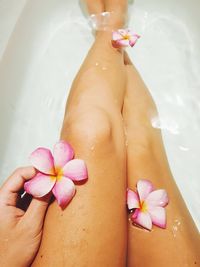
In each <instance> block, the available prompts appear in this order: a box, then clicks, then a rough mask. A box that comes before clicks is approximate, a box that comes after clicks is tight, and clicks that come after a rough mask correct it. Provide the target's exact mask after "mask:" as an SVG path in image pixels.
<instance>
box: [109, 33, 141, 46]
mask: <svg viewBox="0 0 200 267" xmlns="http://www.w3.org/2000/svg"><path fill="white" fill-rule="evenodd" d="M139 38H140V36H139V35H138V34H136V33H134V32H132V31H131V30H128V29H119V30H117V31H113V33H112V45H113V47H115V48H123V47H128V46H131V47H133V46H134V45H135V44H136V42H137V40H138V39H139Z"/></svg>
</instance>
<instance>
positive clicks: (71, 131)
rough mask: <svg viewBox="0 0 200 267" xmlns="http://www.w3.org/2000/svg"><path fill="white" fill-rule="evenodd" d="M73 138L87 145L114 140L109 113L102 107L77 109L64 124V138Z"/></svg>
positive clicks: (107, 142)
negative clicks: (85, 109) (84, 109)
mask: <svg viewBox="0 0 200 267" xmlns="http://www.w3.org/2000/svg"><path fill="white" fill-rule="evenodd" d="M68 137H70V139H71V138H72V139H73V140H74V141H75V142H78V143H80V144H82V143H84V144H85V145H90V146H91V145H92V144H97V145H98V144H99V145H102V144H109V143H111V142H112V123H111V120H110V118H109V116H108V114H107V113H106V112H105V111H104V110H103V109H100V108H93V109H90V110H88V111H84V112H81V111H76V112H74V113H72V114H70V115H68V116H67V117H66V119H65V121H64V124H63V130H62V138H64V139H68Z"/></svg>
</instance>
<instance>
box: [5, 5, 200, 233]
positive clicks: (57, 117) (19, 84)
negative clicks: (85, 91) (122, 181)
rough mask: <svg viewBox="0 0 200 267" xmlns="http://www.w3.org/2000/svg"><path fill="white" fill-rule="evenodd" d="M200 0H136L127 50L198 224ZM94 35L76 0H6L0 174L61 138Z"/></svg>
mask: <svg viewBox="0 0 200 267" xmlns="http://www.w3.org/2000/svg"><path fill="white" fill-rule="evenodd" d="M199 9H200V2H199V0H190V1H189V0H176V1H174V0H168V1H159V0H135V3H134V5H133V6H132V7H130V11H129V13H130V17H129V22H130V25H131V28H133V29H134V30H135V31H136V32H138V33H139V34H140V35H141V36H142V38H141V39H140V41H139V42H138V43H137V45H136V47H135V48H134V49H132V50H131V49H129V53H130V54H131V56H132V59H133V61H134V62H135V65H136V67H137V68H138V70H139V71H140V73H141V75H142V77H143V79H144V80H145V82H146V84H147V86H148V87H149V89H150V91H151V94H152V96H153V98H154V100H155V102H156V104H157V107H158V110H159V113H160V121H158V120H157V119H153V120H152V125H153V127H159V128H161V129H162V133H163V138H164V142H165V147H166V150H167V155H168V159H169V163H170V166H171V169H172V173H173V175H174V177H175V181H176V183H177V185H178V187H179V189H180V191H181V193H182V195H183V197H184V199H185V202H186V204H187V206H188V208H189V211H190V213H191V215H192V216H193V218H194V220H195V222H196V224H197V226H198V228H199V229H200V212H199V207H200V197H199V196H200V164H199V159H200V142H199V137H200V75H199V73H200V60H199V59H200V49H199V47H200V33H199V28H200V17H199V13H198V11H199ZM92 41H93V36H92V35H91V32H90V28H89V26H88V23H87V20H86V18H85V17H84V16H83V14H82V12H81V9H80V6H79V3H78V1H72V0H60V1H57V0H43V1H40V0H6V1H5V0H0V60H1V61H0V127H1V130H0V181H1V182H3V180H4V179H5V178H6V177H7V176H8V175H9V173H10V172H11V171H12V170H13V169H15V168H16V167H17V166H21V165H24V164H25V165H26V164H28V156H29V154H30V152H32V151H33V150H34V149H35V148H36V147H38V146H47V147H50V148H51V147H52V144H54V143H55V142H56V141H57V140H58V139H59V132H60V128H61V124H62V119H63V114H64V109H65V102H66V98H67V96H68V93H69V88H70V85H71V83H72V81H73V78H74V76H75V74H76V72H77V70H78V68H79V66H80V64H81V63H82V61H83V59H84V57H85V55H86V53H87V51H88V49H89V47H90V45H91V44H92Z"/></svg>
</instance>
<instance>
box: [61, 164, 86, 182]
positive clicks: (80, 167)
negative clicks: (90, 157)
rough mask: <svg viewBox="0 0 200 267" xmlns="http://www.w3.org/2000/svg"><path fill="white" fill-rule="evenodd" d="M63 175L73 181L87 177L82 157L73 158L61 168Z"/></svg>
mask: <svg viewBox="0 0 200 267" xmlns="http://www.w3.org/2000/svg"><path fill="white" fill-rule="evenodd" d="M63 175H64V176H66V177H68V178H70V179H72V180H73V181H81V180H84V179H86V178H87V177H88V173H87V167H86V165H85V162H84V161H83V160H82V159H73V160H70V161H69V162H67V164H66V165H65V166H64V168H63Z"/></svg>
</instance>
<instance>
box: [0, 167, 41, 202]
mask: <svg viewBox="0 0 200 267" xmlns="http://www.w3.org/2000/svg"><path fill="white" fill-rule="evenodd" d="M35 174H36V170H35V169H34V168H33V167H31V166H30V167H21V168H18V169H16V170H15V171H14V173H13V174H11V176H10V177H9V178H8V179H7V180H6V181H5V182H4V184H3V186H2V187H1V202H2V201H4V203H5V204H7V205H11V206H15V205H16V201H17V196H18V192H19V191H20V189H22V188H23V186H24V183H25V182H26V181H27V180H29V179H31V178H32V177H34V176H35Z"/></svg>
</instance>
